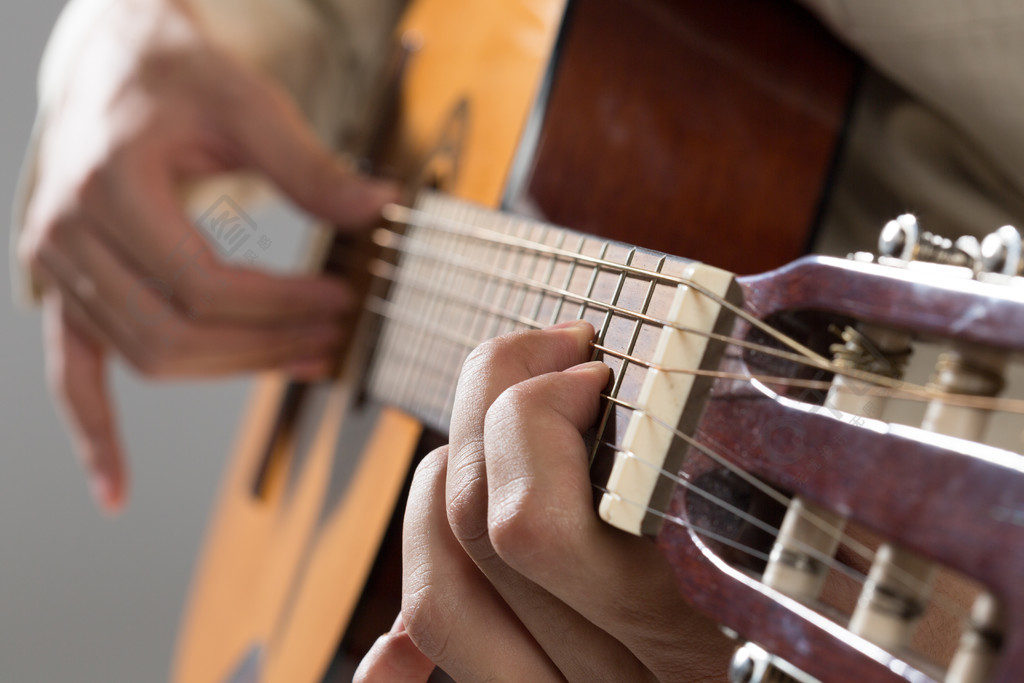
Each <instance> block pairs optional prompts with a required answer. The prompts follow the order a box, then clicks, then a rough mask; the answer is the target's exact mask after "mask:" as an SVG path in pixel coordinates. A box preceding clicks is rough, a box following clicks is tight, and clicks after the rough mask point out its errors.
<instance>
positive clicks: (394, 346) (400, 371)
mask: <svg viewBox="0 0 1024 683" xmlns="http://www.w3.org/2000/svg"><path fill="white" fill-rule="evenodd" d="M418 230H419V228H417V227H416V226H408V228H407V233H415V232H416V231H418ZM413 258H414V255H412V254H410V253H408V252H403V251H398V252H396V254H395V261H396V263H398V264H402V265H403V266H404V267H408V266H409V265H410V262H411V261H412V259H413ZM388 294H389V296H390V298H391V300H392V301H394V302H395V304H398V305H401V304H403V303H404V302H405V300H406V299H407V297H408V296H409V292H407V291H405V290H404V288H403V287H402V285H400V284H395V283H392V287H391V289H390V291H389V292H388ZM383 320H384V324H382V333H381V343H380V344H379V350H378V353H377V354H375V358H374V366H375V367H374V381H375V382H379V386H380V387H381V389H382V398H384V399H386V400H387V401H389V402H392V403H395V404H398V403H399V401H398V399H399V394H400V391H401V386H400V385H401V378H402V377H403V376H404V374H405V368H404V367H403V366H402V364H401V362H398V361H397V360H396V361H395V362H392V361H391V358H393V357H397V355H398V354H397V350H398V348H399V341H398V339H399V338H398V330H397V329H396V328H395V327H394V326H393V325H391V324H389V320H388V318H387V317H384V318H383Z"/></svg>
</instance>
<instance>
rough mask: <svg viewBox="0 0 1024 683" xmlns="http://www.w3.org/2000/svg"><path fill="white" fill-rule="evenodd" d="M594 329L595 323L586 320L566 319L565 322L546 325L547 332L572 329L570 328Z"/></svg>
mask: <svg viewBox="0 0 1024 683" xmlns="http://www.w3.org/2000/svg"><path fill="white" fill-rule="evenodd" d="M584 328H590V329H593V325H591V324H590V323H588V322H587V321H586V320H566V321H565V322H561V323H558V324H557V325H551V326H550V327H545V328H544V331H545V332H552V331H554V330H570V329H584Z"/></svg>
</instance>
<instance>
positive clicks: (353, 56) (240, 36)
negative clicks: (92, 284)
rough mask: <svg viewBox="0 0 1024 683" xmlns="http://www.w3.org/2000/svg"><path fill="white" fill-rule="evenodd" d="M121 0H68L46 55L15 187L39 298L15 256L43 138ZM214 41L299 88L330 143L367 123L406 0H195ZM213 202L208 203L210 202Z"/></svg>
mask: <svg viewBox="0 0 1024 683" xmlns="http://www.w3.org/2000/svg"><path fill="white" fill-rule="evenodd" d="M118 1H119V0H71V1H70V2H69V3H68V4H67V6H66V7H65V8H64V11H63V12H62V13H61V16H60V18H59V19H58V21H57V23H56V25H55V27H54V30H53V33H52V34H51V36H50V39H49V41H48V43H47V46H46V50H45V51H44V54H43V60H42V64H41V66H40V71H39V81H38V98H39V101H38V112H37V115H36V121H35V124H34V126H33V131H32V136H31V138H30V141H29V146H28V151H27V153H26V156H25V161H24V164H23V166H22V172H21V178H20V182H19V188H18V191H17V193H16V195H15V205H14V207H13V217H12V230H11V256H12V268H11V273H12V277H13V280H14V282H13V285H14V292H15V297H16V299H18V300H20V301H21V302H23V303H31V302H36V301H38V297H39V292H38V288H37V287H36V286H34V283H32V281H31V278H30V277H29V276H28V274H27V273H26V272H25V270H24V269H23V268H22V267H21V266H20V264H19V263H18V262H17V258H16V242H17V238H18V232H19V230H20V229H21V226H22V225H23V222H24V219H25V210H26V208H27V206H28V204H29V201H30V199H31V197H32V193H33V190H34V188H35V184H36V174H37V151H38V145H39V138H40V136H41V135H42V132H43V130H44V129H45V126H46V121H47V112H48V110H49V109H50V107H52V106H53V103H54V102H55V101H56V100H57V98H58V97H59V96H60V93H61V92H62V91H63V90H64V84H65V81H66V79H67V78H68V77H69V74H70V73H71V71H72V66H73V63H74V60H75V58H76V55H77V53H78V52H79V50H81V49H82V46H83V43H84V41H85V38H86V37H87V36H88V34H89V32H90V31H91V30H93V28H94V27H95V26H96V25H97V24H98V23H99V22H101V21H103V14H104V13H105V12H106V11H108V10H109V9H110V7H111V6H112V5H113V4H114V3H115V2H118ZM188 1H189V2H190V3H191V5H192V6H193V9H194V10H195V12H196V14H197V16H198V17H199V21H200V23H201V25H202V27H203V29H204V30H205V31H206V32H207V33H208V35H209V36H210V37H211V39H212V40H215V41H216V42H217V43H219V44H220V45H221V46H222V47H224V48H226V49H228V50H229V51H230V52H232V53H233V54H235V55H236V56H238V57H239V58H240V59H241V60H242V61H244V62H246V63H248V64H251V65H253V66H255V67H256V68H258V69H260V70H262V71H264V72H266V73H268V74H270V75H272V76H273V77H274V78H276V79H277V80H278V81H279V82H280V83H282V84H283V85H284V87H285V88H286V89H287V90H288V91H289V92H290V93H291V94H292V95H293V96H294V97H295V99H296V101H297V102H298V104H299V106H300V108H301V109H302V110H303V112H304V113H305V114H306V116H307V117H308V118H309V120H310V122H311V123H312V124H313V126H314V128H315V129H316V130H317V132H318V133H319V134H320V136H321V138H322V139H323V140H324V141H325V143H327V144H330V145H335V144H336V143H337V141H338V140H339V139H341V138H343V137H344V136H345V135H346V134H347V133H348V132H349V129H352V128H354V127H355V126H357V125H359V123H361V119H362V116H363V114H364V111H363V110H364V108H365V101H366V98H367V97H368V96H369V94H370V87H371V81H372V79H373V78H374V77H375V75H376V73H377V71H378V70H379V68H380V62H381V59H382V54H383V53H384V51H385V47H386V44H387V40H386V37H387V35H388V33H389V32H390V30H391V26H392V22H393V21H394V19H395V17H396V16H397V13H398V11H399V9H400V7H401V6H402V4H403V1H404V0H334V1H333V2H332V1H330V0H328V1H319V0H188ZM265 190H266V188H265V187H264V186H263V185H262V184H261V183H259V182H258V181H257V180H256V179H254V178H252V177H241V176H236V177H224V178H219V179H216V180H214V181H212V182H210V183H204V184H202V185H199V186H197V187H192V188H189V190H188V193H187V195H188V196H186V197H185V200H186V201H188V202H189V203H190V204H193V205H194V206H195V205H200V204H201V203H202V202H203V201H205V200H208V199H209V198H210V197H211V196H220V195H221V194H224V193H230V194H231V196H232V197H233V198H236V199H237V200H238V201H244V200H245V199H246V198H252V197H253V196H256V195H259V194H261V193H262V192H264V191H265ZM207 203H209V202H208V201H207Z"/></svg>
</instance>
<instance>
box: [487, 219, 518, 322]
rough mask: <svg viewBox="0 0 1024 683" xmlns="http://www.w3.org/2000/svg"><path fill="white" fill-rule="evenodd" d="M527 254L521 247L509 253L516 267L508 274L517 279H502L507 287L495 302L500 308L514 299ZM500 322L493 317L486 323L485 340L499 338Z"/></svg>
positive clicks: (501, 291) (511, 227)
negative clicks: (513, 295)
mask: <svg viewBox="0 0 1024 683" xmlns="http://www.w3.org/2000/svg"><path fill="white" fill-rule="evenodd" d="M509 227H510V229H512V230H515V226H509ZM525 253H526V249H525V248H523V247H521V246H515V247H513V248H512V249H511V250H510V251H509V252H508V254H509V255H510V256H509V258H510V259H511V261H512V263H513V264H514V265H512V267H511V270H509V271H507V272H510V273H513V274H514V275H515V276H516V278H515V279H509V278H502V279H504V280H505V284H506V286H505V288H504V289H502V288H500V287H499V293H498V296H497V297H496V298H495V301H497V302H498V304H499V306H503V307H504V306H506V305H507V304H508V301H509V300H510V299H511V298H512V292H513V290H514V289H515V284H514V283H515V281H516V279H519V278H520V276H519V265H520V263H522V259H523V255H524V254H525ZM500 320H501V319H500V318H499V317H497V316H493V317H492V319H491V320H489V321H487V323H486V329H487V331H486V332H485V333H484V339H490V338H491V337H496V336H498V330H499V329H500V328H501V323H500Z"/></svg>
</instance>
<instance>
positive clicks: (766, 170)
mask: <svg viewBox="0 0 1024 683" xmlns="http://www.w3.org/2000/svg"><path fill="white" fill-rule="evenodd" d="M398 32H399V34H405V35H409V34H410V33H415V34H416V35H417V36H418V37H419V38H418V40H419V42H420V43H421V47H420V48H419V49H418V50H417V51H416V52H415V53H414V54H412V55H411V56H410V57H409V59H408V66H407V68H406V70H405V72H404V74H403V76H402V79H401V82H400V84H399V87H400V109H399V112H398V117H397V118H398V121H397V130H396V131H395V133H394V135H393V136H392V138H391V145H390V146H391V148H392V151H393V154H392V159H391V162H392V164H393V165H394V166H395V167H396V168H399V169H407V170H410V171H411V170H412V169H414V168H416V167H418V166H420V165H422V161H423V160H424V159H428V158H429V159H433V161H432V162H431V164H432V165H431V166H430V167H429V168H430V170H431V173H432V178H431V179H432V180H433V181H434V182H435V183H436V184H439V185H441V186H442V187H443V189H444V190H445V191H447V192H449V193H451V194H453V195H456V196H458V197H462V198H464V199H468V200H472V201H474V202H477V203H479V204H483V205H487V206H499V205H504V206H506V207H510V208H513V209H515V210H519V211H526V212H530V213H534V214H537V215H540V216H543V217H544V218H545V219H546V220H550V221H552V222H557V223H560V224H564V225H570V226H573V227H575V228H577V229H579V230H581V231H585V232H590V233H595V234H599V235H602V236H604V237H608V238H612V239H619V240H625V241H629V242H632V243H640V244H643V245H644V246H648V247H652V248H655V249H659V250H662V251H666V252H670V253H680V254H685V255H687V256H688V257H692V258H695V259H697V260H701V261H706V262H712V263H715V264H716V265H720V266H722V267H725V268H729V269H731V270H734V271H738V272H753V271H759V270H763V269H767V268H770V267H775V266H778V265H780V264H782V263H784V262H786V261H788V260H790V259H792V258H794V257H796V256H798V255H800V254H801V253H803V252H804V251H805V248H806V245H807V244H808V240H809V235H810V230H811V229H812V228H813V226H814V223H815V220H816V217H817V213H818V210H819V205H820V202H821V199H822V192H823V187H824V181H825V179H826V178H827V175H828V171H829V169H830V167H831V164H832V162H833V159H834V156H835V154H836V150H837V148H838V137H839V134H840V133H841V130H842V124H843V121H844V118H845V115H846V111H847V104H848V98H849V96H850V93H851V86H852V83H853V76H854V71H855V62H854V60H853V59H852V57H851V56H850V54H849V53H847V52H846V51H845V50H843V49H842V48H840V47H839V46H837V45H836V44H835V43H834V42H832V41H831V39H830V38H829V37H828V36H827V35H826V34H825V33H824V31H823V29H822V28H821V27H820V26H818V25H817V24H816V23H815V22H814V20H813V19H812V18H811V17H810V16H808V15H806V14H805V13H804V12H803V11H802V10H800V9H798V8H796V7H794V6H792V5H790V4H789V3H788V2H772V3H765V2H761V1H759V0H729V1H728V2H715V3H707V2H700V1H699V0H686V1H678V0H677V1H670V0H643V1H640V2H626V1H625V0H578V1H577V2H574V3H572V4H571V6H570V7H569V8H568V9H567V8H566V7H565V3H564V2H562V1H561V0H501V1H499V0H490V1H489V2H477V1H475V0H446V1H444V2H442V1H440V0H416V1H415V2H413V3H412V4H411V5H410V7H409V9H408V11H407V13H406V15H405V17H404V19H403V21H402V23H401V25H400V26H399V27H398ZM741 242H742V243H745V244H753V245H754V247H755V248H753V249H750V250H746V251H743V250H738V249H733V248H729V247H731V246H732V245H736V244H740V243H741ZM367 317H372V316H367ZM372 327H373V326H372V325H370V324H368V323H367V321H364V324H363V325H362V326H361V329H362V332H360V333H358V334H357V335H356V336H357V338H363V339H365V338H366V337H367V335H369V334H372ZM360 348H362V347H360V346H359V345H358V344H357V345H354V351H353V353H352V354H351V356H350V358H349V360H348V362H347V364H346V367H345V368H344V370H345V371H344V372H343V374H342V377H343V379H342V380H340V381H338V382H337V383H334V384H332V385H327V386H321V387H316V388H315V389H314V390H313V391H312V394H311V396H309V397H307V400H306V401H305V403H304V407H303V413H302V415H301V416H299V417H296V418H295V419H294V420H293V424H292V426H291V428H290V430H289V431H288V435H289V436H288V438H286V439H283V440H282V439H280V438H279V436H280V435H279V434H276V433H275V430H276V429H279V428H280V424H281V418H280V414H281V411H282V405H283V403H284V401H285V397H286V394H287V392H288V391H289V389H288V385H287V382H286V381H285V380H284V379H282V378H279V377H270V378H267V379H264V380H262V381H261V382H260V384H259V386H258V387H257V389H256V391H255V393H254V396H253V399H252V401H251V404H250V406H249V408H248V410H247V413H246V417H245V420H244V422H243V425H242V429H241V431H240V436H239V440H238V443H237V445H236V447H235V451H234V455H233V457H232V459H231V462H230V464H229V466H228V469H227V472H226V475H225V478H224V482H223V484H222V488H221V492H220V496H219V503H218V505H217V508H216V510H215V513H214V516H213V521H212V522H211V526H210V531H209V535H208V537H207V540H206V543H205V546H204V549H203V551H202V555H201V558H200V561H199V564H198V567H197V570H196V575H195V579H194V583H193V587H192V592H191V596H190V599H189V603H188V606H187V609H186V612H185V616H184V618H183V624H182V630H181V635H180V640H179V643H178V649H177V654H176V658H175V663H174V673H173V678H174V680H177V681H183V682H188V683H192V682H205V681H211V682H220V681H233V680H237V681H243V680H244V681H315V680H321V679H323V678H324V677H325V676H326V675H328V674H327V672H328V669H329V667H330V664H331V662H332V660H333V661H334V662H335V664H334V666H333V667H330V674H329V677H330V678H331V679H332V680H333V679H334V678H335V677H336V678H337V679H338V680H344V679H345V678H347V677H350V676H351V672H352V670H353V667H354V662H357V661H358V658H359V657H360V656H361V655H362V654H363V653H364V652H365V650H366V648H367V647H368V646H369V644H370V643H371V642H372V640H373V638H375V637H376V636H377V635H379V634H380V633H381V632H384V631H386V630H387V629H388V628H389V627H390V625H391V622H392V621H393V620H394V618H395V616H396V613H397V609H398V589H399V586H398V585H397V582H398V577H399V573H398V572H397V566H396V564H395V560H396V559H400V557H399V555H400V553H399V551H398V550H397V549H396V547H395V546H394V544H393V541H394V538H395V536H396V533H395V532H396V530H397V528H398V522H399V520H400V510H401V506H400V501H401V497H402V495H403V488H404V486H405V485H406V483H407V480H408V478H409V476H410V471H411V467H412V465H413V463H414V460H415V458H414V453H415V451H416V447H417V444H418V443H419V442H420V438H421V436H422V433H423V427H422V425H421V424H420V423H419V422H417V421H416V420H415V419H413V418H411V417H409V416H408V415H405V414H404V413H402V412H400V411H398V410H395V409H392V408H387V407H383V408H381V407H378V406H374V405H372V404H370V403H367V402H364V401H361V400H360V393H359V386H360V381H361V378H362V374H363V372H364V370H365V367H366V357H365V353H363V352H360V351H359V349H360ZM271 441H274V442H275V444H276V446H275V448H274V453H273V454H269V450H268V445H267V444H268V443H270V442H271ZM396 506H397V510H398V512H395V510H396ZM389 526H390V528H391V533H390V535H389V534H387V533H386V532H387V530H388V528H389ZM385 536H388V537H389V539H390V541H391V543H389V542H388V540H387V539H385ZM382 539H385V540H384V541H383V542H382ZM389 568H390V571H389ZM371 570H372V572H371ZM367 587H369V588H370V590H369V591H368V592H365V593H364V590H365V589H366V588H367ZM339 643H340V644H341V646H340V647H339Z"/></svg>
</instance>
